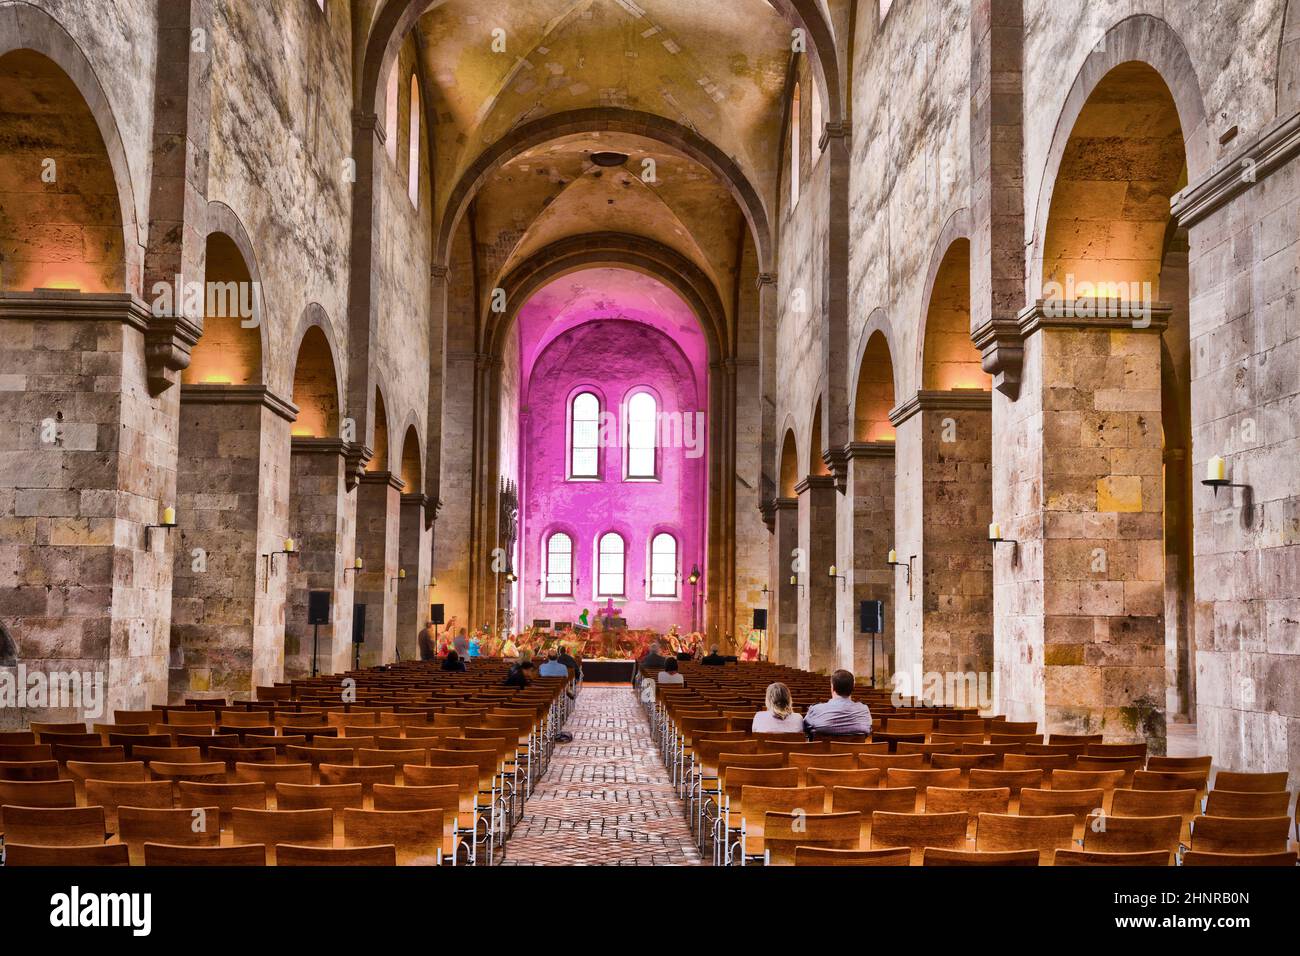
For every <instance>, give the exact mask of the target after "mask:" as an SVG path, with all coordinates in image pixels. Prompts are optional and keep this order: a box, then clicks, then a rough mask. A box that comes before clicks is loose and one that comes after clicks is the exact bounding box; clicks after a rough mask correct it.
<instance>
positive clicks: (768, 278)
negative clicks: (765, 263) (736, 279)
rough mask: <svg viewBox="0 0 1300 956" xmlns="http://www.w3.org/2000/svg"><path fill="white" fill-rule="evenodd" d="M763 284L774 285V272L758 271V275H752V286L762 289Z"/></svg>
mask: <svg viewBox="0 0 1300 956" xmlns="http://www.w3.org/2000/svg"><path fill="white" fill-rule="evenodd" d="M765 285H770V286H775V285H776V273H775V272H760V273H759V274H758V275H756V276H754V288H756V289H762V288H763V286H765Z"/></svg>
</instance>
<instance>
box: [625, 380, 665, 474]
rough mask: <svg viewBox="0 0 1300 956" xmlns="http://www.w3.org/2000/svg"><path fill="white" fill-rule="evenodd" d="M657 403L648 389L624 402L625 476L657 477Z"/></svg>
mask: <svg viewBox="0 0 1300 956" xmlns="http://www.w3.org/2000/svg"><path fill="white" fill-rule="evenodd" d="M658 411H659V408H658V405H657V404H656V402H655V397H654V396H653V395H651V394H650V393H649V392H637V393H636V394H635V395H633V396H632V397H631V398H630V399H628V403H627V477H628V478H655V477H658V472H657V470H656V467H655V466H656V465H657V464H658V462H657V461H656V460H655V459H656V457H657V455H656V452H657V451H658V447H657V446H658V441H657V439H658V435H657V434H656V433H657V431H658V428H657V426H658V422H659V415H658Z"/></svg>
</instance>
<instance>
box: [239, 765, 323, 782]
mask: <svg viewBox="0 0 1300 956" xmlns="http://www.w3.org/2000/svg"><path fill="white" fill-rule="evenodd" d="M223 766H224V765H223ZM235 782H236V783H262V784H265V785H266V786H267V787H274V786H275V785H276V784H277V783H299V784H309V783H311V764H307V763H274V764H272V763H237V764H235ZM330 782H331V783H332V782H334V781H330Z"/></svg>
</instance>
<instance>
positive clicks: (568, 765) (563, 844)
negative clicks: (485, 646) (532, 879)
mask: <svg viewBox="0 0 1300 956" xmlns="http://www.w3.org/2000/svg"><path fill="white" fill-rule="evenodd" d="M564 729H565V730H567V731H568V732H569V733H571V734H573V743H571V744H557V745H556V748H555V755H554V756H553V757H552V759H551V766H550V768H549V769H548V770H547V771H546V774H545V775H544V776H543V777H542V779H541V780H540V781H538V783H537V787H536V788H535V789H534V791H533V795H532V797H531V798H530V799H529V800H528V802H527V804H525V806H524V818H523V820H522V821H520V823H519V826H518V827H517V828H516V829H515V833H514V836H513V837H511V838H510V840H509V842H508V843H507V844H506V855H505V862H506V863H507V864H514V865H516V866H525V865H534V866H536V865H552V866H557V865H558V866H565V865H568V866H592V865H621V866H672V865H679V866H680V865H699V864H700V854H699V852H698V851H697V850H696V848H695V842H694V840H693V839H692V838H691V833H690V830H689V829H688V828H687V826H686V820H685V817H684V815H683V813H684V811H683V806H682V801H681V800H680V799H678V797H677V794H676V792H675V791H674V790H673V787H672V784H671V783H670V782H669V780H668V771H667V770H666V769H665V768H664V765H663V760H662V759H661V758H660V755H659V751H658V750H657V749H656V747H655V745H654V742H653V741H652V740H651V739H650V724H649V722H648V721H647V720H646V713H645V710H644V709H642V707H641V705H640V703H639V702H638V700H637V696H636V694H635V693H634V692H633V690H632V688H631V687H629V686H619V687H609V686H603V687H585V688H583V690H582V693H581V694H579V695H578V701H577V706H576V707H575V708H574V711H573V714H572V716H570V717H569V722H568V724H567V725H566V726H565V728H564Z"/></svg>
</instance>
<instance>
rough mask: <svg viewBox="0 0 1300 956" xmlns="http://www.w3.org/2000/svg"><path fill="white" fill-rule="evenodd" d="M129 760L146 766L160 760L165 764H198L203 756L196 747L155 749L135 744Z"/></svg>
mask: <svg viewBox="0 0 1300 956" xmlns="http://www.w3.org/2000/svg"><path fill="white" fill-rule="evenodd" d="M131 759H133V760H143V761H144V762H145V763H146V764H148V763H153V762H154V761H155V760H161V761H163V762H165V763H199V762H200V761H202V760H203V754H202V753H201V752H200V751H199V748H198V747H155V746H152V745H150V744H136V745H135V746H133V747H132V748H131Z"/></svg>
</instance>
